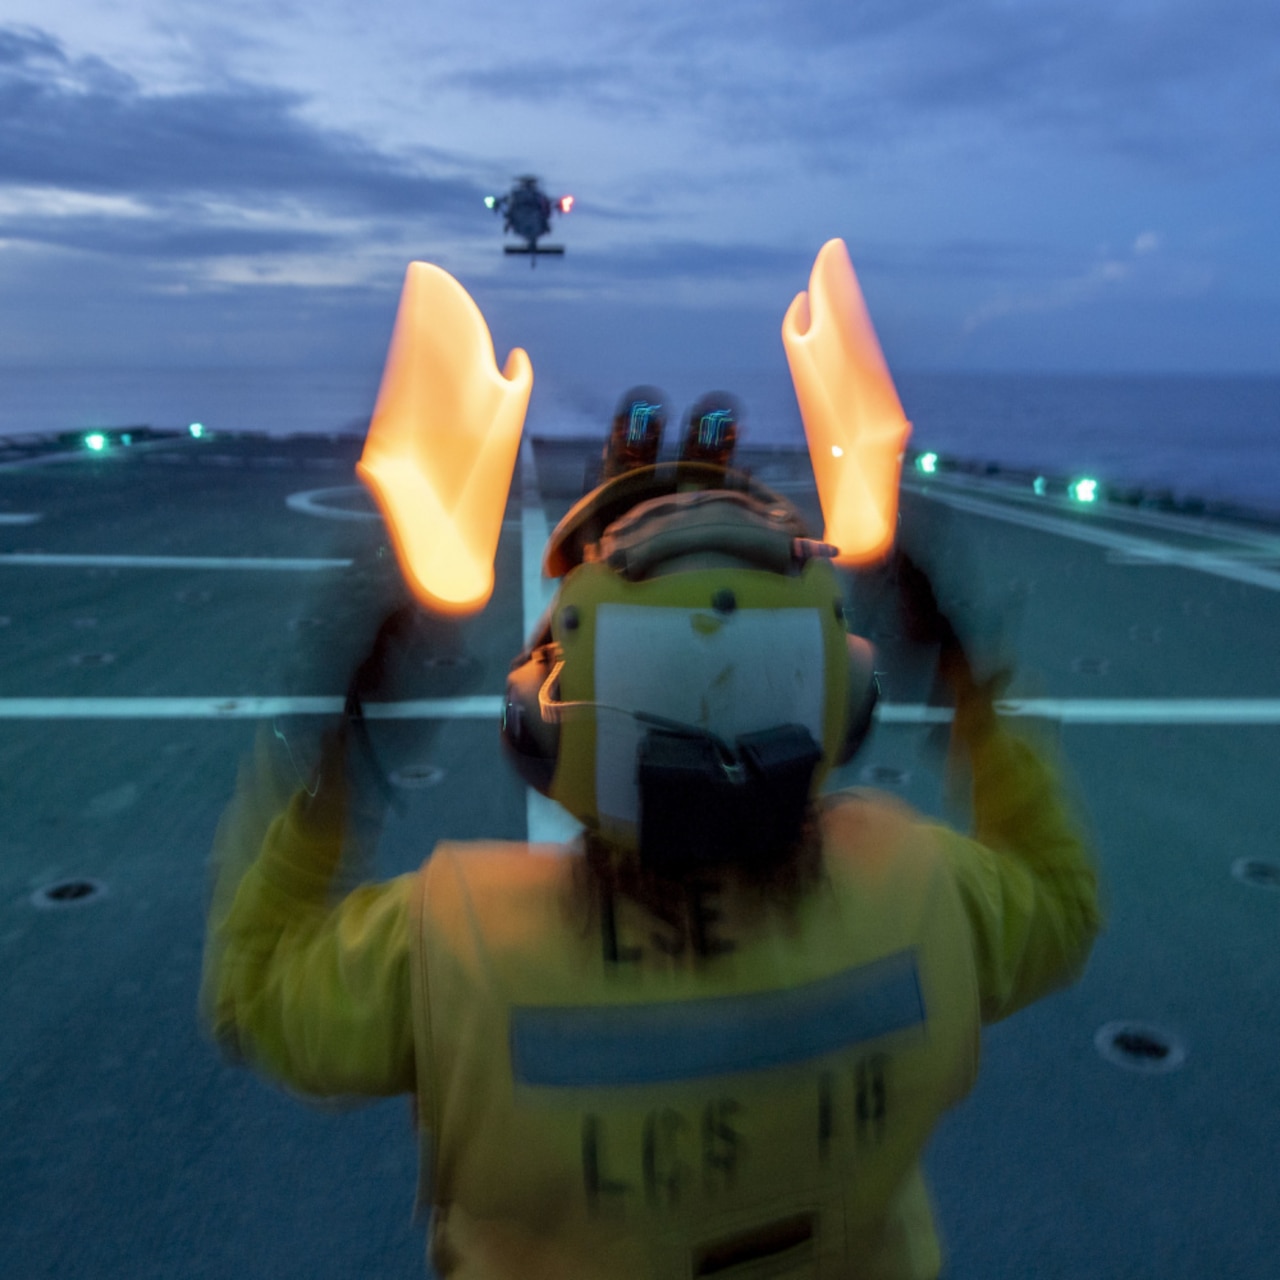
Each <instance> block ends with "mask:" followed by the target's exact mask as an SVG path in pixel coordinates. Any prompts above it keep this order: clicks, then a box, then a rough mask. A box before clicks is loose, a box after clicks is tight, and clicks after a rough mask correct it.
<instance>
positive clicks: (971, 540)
mask: <svg viewBox="0 0 1280 1280" xmlns="http://www.w3.org/2000/svg"><path fill="white" fill-rule="evenodd" d="M359 450H360V441H359V440H358V439H355V438H352V437H344V436H334V437H319V436H317V437H310V438H305V439H303V438H289V439H283V438H280V439H273V438H267V437H247V436H246V437H235V436H214V437H206V438H203V439H192V438H188V437H182V436H164V435H162V434H148V435H139V437H138V438H137V439H136V440H134V441H131V443H130V444H128V445H124V444H122V443H119V442H116V443H114V444H112V445H111V447H108V448H104V449H103V450H102V451H101V452H98V453H91V452H86V451H84V450H83V449H80V448H78V447H75V445H74V444H65V445H62V446H59V445H56V444H51V443H50V442H48V441H43V442H41V441H30V442H27V443H26V444H23V443H21V442H19V443H18V444H16V445H10V446H9V447H8V448H6V449H5V451H4V456H3V457H0V799H2V801H3V814H4V820H3V826H0V956H2V960H0V964H2V967H3V972H4V975H5V977H4V981H3V984H0V1009H2V1014H0V1016H2V1018H3V1026H4V1035H3V1036H2V1037H0V1082H2V1085H0V1134H2V1135H3V1136H2V1138H0V1190H2V1191H3V1194H2V1195H0V1275H3V1276H5V1277H13V1278H14V1280H34V1278H36V1277H43V1276H49V1277H53V1276H58V1277H67V1276H75V1277H93V1278H102V1280H114V1278H115V1277H120V1278H121V1280H124V1278H125V1277H128V1280H141V1278H142V1277H184V1278H186V1277H211V1278H212V1277H219V1278H223V1277H225V1280H258V1278H261V1280H267V1278H271V1280H283V1278H286V1277H295V1276H296V1277H307V1278H308V1280H319V1278H321V1277H335V1278H336V1277H354V1276H372V1275H377V1276H392V1275H400V1276H414V1275H418V1274H421V1272H422V1266H423V1249H424V1231H423V1227H424V1224H423V1223H421V1222H415V1221H414V1220H413V1217H412V1205H413V1200H414V1194H415V1186H416V1180H417V1171H416V1167H415V1162H416V1142H415V1139H414V1135H413V1133H412V1129H411V1123H410V1105H409V1103H408V1102H407V1101H406V1100H405V1099H403V1098H402V1099H396V1100H392V1101H388V1102H383V1103H378V1104H375V1105H369V1106H360V1107H334V1106H328V1107H317V1106H314V1105H309V1104H303V1103H300V1102H299V1101H298V1100H296V1099H294V1098H292V1097H290V1096H288V1095H287V1094H285V1093H284V1092H282V1091H280V1090H278V1089H274V1088H272V1087H271V1086H269V1085H267V1084H264V1083H262V1082H261V1081H259V1080H258V1079H257V1078H255V1077H254V1076H252V1075H251V1074H249V1073H248V1072H247V1071H245V1070H243V1069H237V1068H235V1067H233V1066H230V1065H227V1064H225V1063H224V1062H223V1061H222V1060H221V1059H220V1058H219V1056H218V1054H217V1052H216V1051H215V1049H214V1048H213V1046H212V1045H211V1044H209V1043H208V1042H207V1041H206V1040H205V1039H204V1038H203V1036H202V1034H201V1030H200V1027H199V1025H198V1021H197V1017H196V997H197V990H198V987H199V970H200V957H201V949H202V945H203V933H204V912H205V908H206V902H207V892H208V872H207V862H208V857H209V851H210V848H211V845H212V843H213V839H214V833H215V830H216V828H217V824H218V821H219V817H220V815H221V813H222V811H223V809H224V807H225V806H226V804H227V802H228V800H229V798H230V796H231V794H232V792H233V789H234V786H235V781H236V773H237V768H238V766H239V764H240V762H241V761H242V760H243V759H244V757H245V756H246V754H247V753H248V752H249V751H250V750H251V749H252V748H253V746H254V742H255V738H257V737H260V736H262V735H266V736H267V737H268V738H269V739H270V741H271V742H272V743H273V744H275V745H276V746H277V747H282V749H283V750H284V751H285V752H286V753H287V752H288V750H289V749H290V743H291V742H297V744H298V750H299V753H300V754H302V753H303V752H304V745H303V744H304V743H305V742H306V740H307V738H308V735H310V734H313V733H314V731H315V730H316V729H318V728H319V727H320V726H322V725H323V724H324V723H326V722H328V721H329V720H332V719H333V718H335V717H336V716H337V715H338V714H339V712H340V710H341V706H342V694H343V690H344V688H345V686H346V683H347V679H348V677H349V675H350V673H351V670H352V668H353V666H354V664H355V663H356V662H357V661H358V660H359V658H360V657H361V656H362V655H363V653H364V652H365V650H366V649H367V647H368V645H369V642H370V640H371V638H372V635H373V633H374V631H375V630H376V628H377V625H378V623H379V621H380V620H381V618H382V617H384V616H385V615H386V613H387V612H388V611H389V610H390V609H392V608H395V607H397V606H398V605H399V604H402V603H403V602H404V601H405V599H406V598H407V597H406V596H405V593H404V588H403V587H402V585H401V583H400V580H399V575H398V572H397V569H396V565H395V560H394V557H393V556H392V555H391V554H390V552H389V551H388V549H387V545H386V537H385V532H384V530H383V527H382V524H381V520H380V518H379V516H378V515H377V513H376V511H375V510H374V508H373V505H372V503H371V501H370V500H369V498H368V496H367V494H366V493H365V492H364V490H363V488H362V487H361V486H360V485H359V484H358V482H357V481H356V479H355V477H354V473H353V467H354V463H355V461H356V458H357V456H358V454H359ZM598 459H599V444H598V443H597V442H586V441H552V440H543V441H528V440H527V441H526V442H525V444H524V446H523V447H522V452H521V456H520V461H519V464H518V468H517V471H516V475H515V480H514V483H513V485H512V490H511V495H510V500H509V503H508V508H507V512H506V515H505V519H504V524H503V534H502V538H501V541H500V544H499V547H498V554H497V563H496V574H497V586H496V589H495V592H494V595H493V598H492V600H491V601H490V603H489V605H488V606H487V608H486V609H485V610H484V611H483V612H482V613H480V614H479V615H476V616H474V617H471V618H467V619H463V620H449V619H438V618H432V617H429V616H425V615H424V616H423V617H422V618H421V620H420V622H419V624H418V627H417V629H416V631H415V633H414V636H413V638H412V643H411V644H410V645H409V646H408V648H407V649H406V650H405V652H404V653H402V654H401V661H400V666H399V669H398V670H397V672H396V675H395V689H394V696H393V697H392V698H390V699H389V700H386V701H382V702H379V703H376V704H371V706H370V710H369V715H370V719H369V725H370V734H371V739H372V742H373V746H374V750H375V751H376V753H377V754H378V757H379V760H380V761H381V763H382V765H383V767H384V769H385V772H386V775H387V777H388V778H389V779H390V782H391V787H392V790H393V791H394V793H395V795H394V803H393V804H392V805H391V807H390V809H389V811H388V813H387V815H386V818H385V826H384V829H383V831H382V835H381V839H380V841H379V842H378V844H377V847H376V851H374V852H371V854H370V856H371V858H372V859H373V864H372V870H373V871H374V872H375V873H376V874H379V875H390V874H395V873H397V872H399V871H403V870H407V869H410V868H412V867H415V866H417V865H418V864H419V863H420V862H421V861H422V859H423V858H425V857H426V856H427V855H428V854H429V853H430V851H431V848H432V847H433V845H434V843H435V842H436V841H437V840H440V839H444V838H449V839H467V838H473V837H482V836H483V837H494V838H499V839H511V840H522V839H525V838H527V837H530V836H532V837H533V838H536V839H548V838H558V837H560V836H562V835H568V834H571V832H572V824H571V823H570V822H569V821H568V819H567V818H566V816H565V815H563V814H562V813H561V811H559V810H557V809H556V808H555V806H553V805H551V804H550V802H547V801H543V800H541V798H540V797H537V796H535V795H532V794H531V793H530V792H528V791H527V789H526V788H525V787H524V785H523V784H522V783H521V782H520V780H519V779H518V778H517V777H516V775H515V773H514V771H513V770H512V769H510V768H509V766H508V765H507V763H506V761H505V760H504V759H503V757H502V754H501V750H500V747H499V741H498V732H497V722H498V716H499V714H500V709H501V695H502V691H503V686H504V679H505V676H506V672H507V669H508V666H509V663H510V660H511V658H512V657H513V656H514V655H515V654H516V653H517V652H518V651H519V649H520V647H521V645H522V642H523V639H524V637H525V635H526V634H527V632H528V631H529V629H530V628H531V626H532V624H533V621H534V620H535V619H536V618H537V617H538V616H539V615H540V613H541V611H542V609H543V607H544V606H545V603H546V600H547V599H548V598H549V593H550V585H549V584H548V583H546V582H545V580H543V579H542V577H541V574H540V564H541V553H542V548H543V544H544V543H545V539H546V536H547V533H548V531H549V530H550V528H552V527H553V526H554V525H555V523H556V521H557V520H558V519H559V518H560V517H561V516H562V515H563V514H564V513H565V512H566V511H567V510H568V509H569V507H570V506H571V505H572V504H573V502H574V501H575V500H576V499H577V498H578V497H580V496H581V494H582V492H583V488H584V484H585V483H586V482H587V480H588V479H589V477H590V476H591V475H592V474H593V473H594V468H595V467H596V466H597V464H598ZM739 462H740V463H741V464H742V465H745V466H746V467H747V468H749V469H750V470H751V472H752V473H753V474H754V475H755V477H756V478H757V479H759V480H761V481H763V482H764V483H766V484H769V485H772V486H774V487H776V488H777V489H778V490H779V491H780V492H782V493H784V494H785V496H786V497H788V498H789V499H790V500H791V501H793V502H794V503H796V504H797V506H798V507H799V508H800V509H801V510H802V511H803V512H804V513H805V514H806V515H807V516H808V517H809V518H810V519H811V520H812V521H813V522H814V525H815V528H816V529H818V530H820V527H821V520H820V515H819V509H818V503H817V497H816V493H815V490H814V485H813V478H812V474H811V472H810V470H809V463H808V459H807V456H806V455H805V454H804V453H802V452H800V451H797V450H787V449H757V450H752V449H751V448H749V447H747V448H743V449H740V451H739ZM902 511H903V520H904V527H909V528H910V529H912V530H913V531H915V533H916V535H917V536H918V537H921V538H924V539H925V540H926V541H927V542H928V544H929V545H930V546H931V547H933V548H934V549H935V552H936V554H937V555H938V557H939V559H940V560H941V561H942V566H941V574H942V577H941V579H940V580H941V581H942V582H944V583H950V584H952V589H953V590H955V591H957V592H959V593H960V596H959V598H958V601H957V603H958V604H959V606H960V608H961V611H962V613H963V615H964V619H965V625H966V626H967V627H969V628H970V629H971V633H972V634H973V635H974V636H975V637H977V639H978V642H979V644H980V647H983V650H984V654H985V656H986V658H987V659H988V660H989V661H990V662H992V663H995V662H997V661H1000V660H1003V659H1007V658H1009V657H1010V656H1015V655H1016V674H1015V675H1014V679H1013V683H1012V684H1011V685H1010V687H1009V689H1008V692H1007V695H1006V696H1007V709H1008V711H1009V713H1010V714H1012V715H1015V716H1019V717H1021V718H1023V719H1024V720H1026V722H1027V724H1028V728H1029V731H1034V732H1037V733H1040V734H1043V735H1048V736H1049V737H1050V738H1052V739H1053V740H1054V741H1055V742H1056V744H1057V749H1058V750H1059V752H1060V754H1061V756H1062V758H1063V759H1064V761H1065V764H1066V767H1067V771H1068V774H1069V776H1070V779H1071V784H1072V787H1073V789H1074V791H1075V793H1076V794H1077V795H1078V797H1079V799H1080V803H1081V805H1082V807H1083V808H1084V810H1085V812H1086V814H1087V821H1088V825H1089V828H1090V830H1091V831H1092V833H1093V836H1094V839H1095V842H1096V847H1097V849H1098V854H1099V858H1100V862H1101V872H1102V878H1103V886H1104V902H1105V908H1106V913H1107V926H1106V930H1105V932H1104V933H1103V935H1102V936H1101V938H1100V939H1099V941H1098V944H1097V947H1096V949H1095V952H1094V955H1093V958H1092V960H1091V962H1090V964H1089V967H1088V970H1087V972H1086V974H1085V976H1084V978H1083V979H1082V981H1081V982H1080V983H1079V984H1078V985H1077V986H1075V987H1073V988H1071V989H1070V990H1068V991H1066V992H1063V993H1061V994H1059V995H1056V996H1053V997H1051V998H1049V999H1047V1000H1045V1001H1043V1002H1041V1003H1039V1004H1036V1005H1035V1006H1033V1007H1031V1008H1030V1009H1028V1010H1025V1011H1024V1012H1022V1013H1019V1014H1017V1015H1015V1016H1014V1017H1013V1018H1011V1019H1009V1020H1008V1021H1007V1022H1005V1023H1002V1024H1000V1025H998V1026H995V1027H992V1028H990V1029H989V1030H988V1031H987V1032H986V1033H985V1035H984V1053H983V1067H982V1071H981V1074H980V1077H979V1082H978V1085H977V1087H976V1089H975V1091H974V1093H973V1094H972V1096H971V1097H970V1098H969V1099H968V1100H967V1101H966V1102H965V1103H964V1104H963V1105H962V1106H961V1107H959V1108H958V1109H957V1110H956V1111H954V1112H953V1113H952V1114H951V1115H950V1116H949V1117H948V1118H947V1120H946V1121H945V1122H944V1124H943V1126H942V1128H941V1130H940V1131H939V1133H938V1135H937V1137H936V1140H935V1141H934V1143H933V1145H932V1147H931V1149H930V1154H929V1157H928V1160H927V1166H928V1169H929V1172H930V1175H931V1179H932V1186H933V1191H934V1196H935V1200H936V1204H937V1208H938V1220H939V1226H940V1229H941V1232H942V1234H943V1239H944V1246H945V1248H946V1250H947V1253H948V1256H949V1264H948V1268H947V1270H946V1272H945V1273H944V1274H945V1275H946V1276H947V1277H948V1278H949V1280H979V1278H981V1280H993V1278H998V1277H1027V1276H1037V1277H1054V1278H1056V1280H1096V1278H1097V1277H1125V1278H1126V1280H1145V1278H1147V1277H1150V1280H1170V1278H1171V1277H1180V1276H1186V1277H1193V1276H1194V1277H1210V1276H1231V1277H1235V1278H1237V1280H1274V1277H1275V1275H1276V1274H1277V1270H1278V1268H1280V1227H1278V1226H1277V1222H1276V1214H1275V1206H1276V1204H1277V1203H1280V1165H1278V1164H1277V1160H1276V1152H1277V1151H1278V1150H1280V1073H1278V1072H1277V1069H1276V1064H1277V1063H1280V999H1278V996H1277V993H1278V992H1280V947H1278V946H1277V939H1280V839H1278V833H1280V788H1277V785H1276V777H1277V773H1276V759H1277V757H1278V756H1280V663H1277V661H1276V637H1277V636H1280V525H1273V524H1271V525H1269V524H1267V523H1266V522H1265V521H1263V520H1255V521H1244V520H1239V519H1227V518H1225V517H1223V516H1221V515H1215V514H1203V513H1202V514H1197V515H1192V514H1187V513H1185V512H1182V513H1180V512H1171V511H1167V510H1160V509H1156V508H1151V507H1145V506H1142V505H1140V504H1137V505H1124V504H1096V505H1088V506H1086V505H1082V504H1079V503H1072V502H1071V501H1069V500H1068V499H1066V498H1064V497H1061V496H1053V495H1041V494H1037V493H1036V492H1035V491H1034V490H1033V489H1031V488H1029V487H1027V486H1025V485H1021V484H1014V483H1011V482H1010V481H1009V480H1008V479H1007V478H1005V479H1002V478H1000V477H991V476H984V475H981V474H972V473H951V474H938V475H924V474H921V473H919V472H915V471H912V472H910V473H909V474H908V475H907V476H906V477H905V479H904V485H903V494H902ZM849 599H850V607H851V609H852V612H853V619H854V623H855V627H856V628H857V629H859V630H862V631H864V633H866V634H868V635H869V636H870V638H871V639H873V641H875V643H876V644H877V646H878V649H879V651H880V654H881V658H882V666H883V687H884V700H883V702H882V704H881V707H880V710H879V713H878V719H877V724H876V727H875V729H874V731H873V733H872V736H871V738H870V739H869V741H868V743H867V744H866V746H865V747H864V748H863V750H862V751H861V753H860V754H859V755H858V756H857V757H856V758H855V759H854V761H853V762H851V764H849V765H848V766H846V767H845V769H844V770H842V771H841V772H840V773H839V775H838V776H837V777H836V778H835V779H833V784H832V785H871V786H876V787H880V788H883V789H885V790H889V791H892V792H894V793H896V794H898V795H900V796H901V797H902V798H903V799H904V800H906V801H907V802H908V803H910V804H912V805H914V806H916V807H918V808H920V809H922V810H924V811H926V812H930V813H936V814H938V815H940V816H945V815H948V814H949V813H950V810H949V809H948V808H947V806H946V800H945V796H944V790H945V788H944V785H943V780H942V761H943V755H942V751H943V745H944V742H945V734H946V722H947V712H946V709H945V708H944V707H942V706H938V705H935V702H934V700H933V697H932V693H933V688H932V680H931V673H930V671H929V669H928V665H927V663H925V662H923V661H922V660H921V658H920V655H915V654H912V653H910V652H908V651H907V650H906V648H905V647H904V646H903V643H902V641H901V637H900V636H898V634H897V633H896V630H895V626H894V623H893V620H892V617H891V614H890V611H889V610H888V608H887V604H886V600H885V599H884V595H883V591H882V589H881V587H880V586H878V585H877V583H876V581H875V579H874V575H867V576H864V577H863V578H860V579H858V580H853V579H851V580H850V582H849ZM302 776H303V775H302V772H301V769H300V772H299V778H301V777H302Z"/></svg>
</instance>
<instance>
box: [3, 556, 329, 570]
mask: <svg viewBox="0 0 1280 1280" xmlns="http://www.w3.org/2000/svg"><path fill="white" fill-rule="evenodd" d="M5 565H13V566H19V567H31V566H35V565H43V566H47V567H51V568H57V569H263V570H275V571H287V572H290V573H309V572H320V571H323V570H325V569H346V568H349V567H350V565H351V561H350V560H318V559H317V560H311V559H306V560H304V559H290V558H288V557H281V558H277V557H271V556H88V555H55V554H53V553H51V552H44V551H11V552H5V553H3V554H0V568H2V567H4V566H5Z"/></svg>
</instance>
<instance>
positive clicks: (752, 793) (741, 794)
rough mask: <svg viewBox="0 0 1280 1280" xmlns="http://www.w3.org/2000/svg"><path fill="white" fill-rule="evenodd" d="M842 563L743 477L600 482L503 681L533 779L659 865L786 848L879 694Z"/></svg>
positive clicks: (640, 474) (651, 475)
mask: <svg viewBox="0 0 1280 1280" xmlns="http://www.w3.org/2000/svg"><path fill="white" fill-rule="evenodd" d="M833 551H834V548H831V547H829V546H827V545H826V544H824V543H821V542H817V541H814V540H813V539H812V538H810V537H809V536H808V533H807V530H806V528H805V526H804V523H803V521H802V519H801V517H800V516H799V514H798V513H797V511H796V510H795V508H794V507H793V506H792V505H791V504H790V503H788V502H787V501H786V500H785V499H783V498H781V497H779V496H778V495H777V494H776V493H774V492H772V491H771V490H769V489H768V488H766V487H765V486H763V485H761V484H759V483H758V482H756V481H754V480H752V479H750V478H749V477H748V476H746V475H745V474H743V473H741V472H735V471H728V470H726V469H725V468H723V467H718V466H714V465H710V464H707V463H683V462H682V463H664V464H661V465H657V466H651V467H644V468H638V469H633V470H631V471H628V472H626V473H624V474H622V475H619V476H617V477H616V478H614V479H612V480H608V481H606V482H605V483H604V484H603V485H601V486H600V487H599V488H598V489H596V490H595V491H593V492H592V493H590V494H588V495H587V496H586V497H585V498H583V499H582V501H580V502H579V503H578V504H577V505H576V506H575V507H574V508H573V509H572V510H571V511H570V512H569V514H568V515H567V516H565V518H564V519H563V520H562V521H561V522H560V524H559V525H558V526H557V528H556V530H555V532H554V533H553V534H552V536H551V539H550V541H549V543H548V546H547V552H546V558H545V564H544V572H546V574H547V575H548V576H550V577H560V578H562V579H563V582H562V584H561V587H560V589H559V591H558V593H557V595H556V597H555V599H554V600H553V602H552V604H551V607H550V608H549V610H548V612H547V615H546V616H545V617H544V618H543V620H542V622H541V623H540V624H539V627H538V629H537V630H536V632H535V634H534V635H533V636H532V637H531V639H530V642H529V645H528V647H527V648H526V649H525V651H524V652H523V653H522V654H521V655H520V656H519V657H518V658H517V659H516V661H515V662H514V663H513V665H512V669H511V673H510V675H509V677H508V682H507V694H506V705H505V709H504V715H503V739H504V742H505V743H506V746H507V748H508V750H509V754H510V756H511V758H512V759H513V761H514V762H515V764H516V767H517V769H518V770H519V772H520V773H521V775H522V776H523V777H524V778H525V780H526V781H527V782H529V783H530V785H532V786H534V787H536V788H537V789H538V790H539V791H542V792H543V793H544V794H546V795H549V796H551V797H552V798H553V799H555V800H557V801H558V802H559V803H560V804H562V805H563V806H564V807H565V808H566V809H568V810H569V812H570V813H572V814H574V816H575V817H577V818H578V819H579V820H580V821H581V822H582V823H583V824H584V825H585V826H586V827H587V829H588V830H589V831H592V832H594V833H596V834H597V835H599V836H600V837H601V838H602V839H604V840H605V841H607V842H608V843H610V844H611V845H613V846H616V847H619V848H621V849H625V850H633V851H638V852H639V853H640V856H641V860H642V862H643V861H646V860H647V861H648V862H650V863H651V864H653V865H654V866H657V867H660V868H661V867H663V866H665V865H671V864H673V863H680V862H684V863H686V864H687V863H688V862H689V861H690V860H695V861H697V860H702V861H704V862H707V863H709V864H711V863H723V862H725V861H736V862H739V863H742V862H746V863H750V862H751V861H752V859H753V857H756V856H759V857H760V858H764V857H766V856H767V855H768V851H769V848H770V846H774V847H776V846H777V844H778V842H779V841H782V842H784V843H789V842H790V841H792V840H794V838H795V836H796V834H797V833H798V830H799V826H800V823H801V821H802V819H803V815H804V811H805V809H806V807H807V805H808V803H809V800H810V799H811V797H812V796H813V795H814V794H816V792H817V790H818V788H819V787H820V786H821V783H822V780H823V778H824V777H825V776H826V774H827V772H828V771H829V770H830V768H831V767H832V766H834V765H837V764H842V763H844V762H845V761H847V760H848V759H849V758H850V757H851V756H852V755H853V753H854V752H855V751H856V750H857V748H858V746H859V745H860V744H861V742H862V740H863V738H864V737H865V735H866V733H867V730H868V729H869V727H870V723H871V717H872V711H873V710H874V707H875V702H876V697H877V686H876V680H875V675H874V671H873V653H872V649H871V646H870V645H869V644H868V643H867V642H866V641H865V640H863V639H861V638H859V637H857V636H853V635H850V634H849V632H848V628H847V625H846V621H845V612H844V600H843V592H842V589H841V585H840V582H839V580H838V578H837V576H836V573H835V570H834V568H833V566H832V564H831V561H830V556H831V554H832V553H833Z"/></svg>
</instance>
